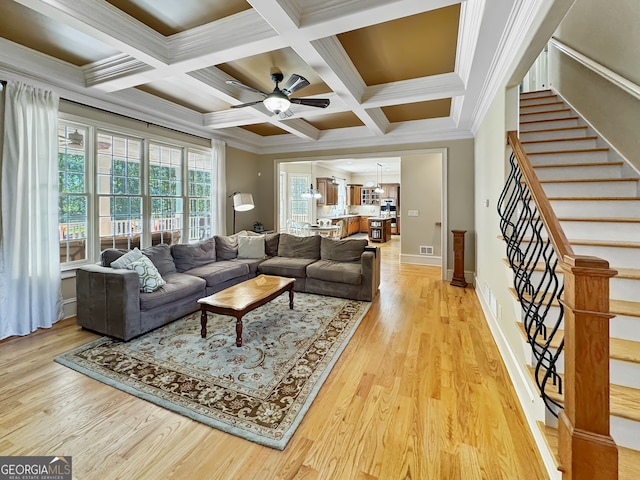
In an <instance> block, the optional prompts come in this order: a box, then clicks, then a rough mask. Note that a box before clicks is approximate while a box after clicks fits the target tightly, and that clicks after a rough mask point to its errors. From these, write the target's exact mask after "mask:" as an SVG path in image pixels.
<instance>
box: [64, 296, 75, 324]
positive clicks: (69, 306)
mask: <svg viewBox="0 0 640 480" xmlns="http://www.w3.org/2000/svg"><path fill="white" fill-rule="evenodd" d="M77 303H78V299H77V297H72V298H67V299H66V300H63V301H62V309H63V316H62V320H64V319H66V318H70V317H75V316H76V315H77V313H78V305H77Z"/></svg>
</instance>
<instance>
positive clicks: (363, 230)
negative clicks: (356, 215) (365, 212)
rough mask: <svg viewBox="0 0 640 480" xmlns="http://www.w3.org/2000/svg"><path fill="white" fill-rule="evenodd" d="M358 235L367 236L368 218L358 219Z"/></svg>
mask: <svg viewBox="0 0 640 480" xmlns="http://www.w3.org/2000/svg"><path fill="white" fill-rule="evenodd" d="M360 233H366V234H367V235H368V234H369V217H360Z"/></svg>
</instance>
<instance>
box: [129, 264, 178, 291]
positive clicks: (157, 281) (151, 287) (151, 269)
mask: <svg viewBox="0 0 640 480" xmlns="http://www.w3.org/2000/svg"><path fill="white" fill-rule="evenodd" d="M124 268H126V269H128V270H133V271H134V272H137V273H138V279H139V280H140V291H141V292H144V293H151V292H155V291H156V290H157V289H159V288H160V287H161V286H163V285H164V284H166V283H167V282H165V281H164V279H163V278H162V276H161V275H160V273H159V272H158V269H157V268H156V267H155V265H154V264H153V262H152V261H151V260H149V259H148V258H147V257H145V256H143V257H141V258H139V259H138V260H136V261H135V262H132V263H130V264H128V265H125V267H124Z"/></svg>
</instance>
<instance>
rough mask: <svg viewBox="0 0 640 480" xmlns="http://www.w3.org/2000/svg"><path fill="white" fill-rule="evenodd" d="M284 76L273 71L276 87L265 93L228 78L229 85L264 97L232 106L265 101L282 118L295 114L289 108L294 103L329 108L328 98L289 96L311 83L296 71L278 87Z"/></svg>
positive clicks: (232, 106)
mask: <svg viewBox="0 0 640 480" xmlns="http://www.w3.org/2000/svg"><path fill="white" fill-rule="evenodd" d="M283 79H284V76H283V75H282V73H280V72H276V73H272V74H271V80H273V81H274V82H275V84H276V87H275V88H274V89H273V92H271V93H265V92H263V91H261V90H258V89H256V88H252V87H248V86H247V85H245V84H243V83H240V82H238V81H237V80H227V83H228V84H229V85H234V86H236V87H240V88H244V89H245V90H250V91H252V92H255V93H259V94H260V95H262V96H263V97H264V98H263V99H262V100H256V101H255V102H249V103H242V104H240V105H231V108H242V107H249V106H251V105H257V104H258V103H263V104H264V106H265V107H266V109H267V110H269V111H270V112H273V113H275V114H276V115H279V116H280V118H287V117H290V116H291V115H293V112H292V111H291V110H289V106H290V105H291V104H292V103H295V104H298V105H307V106H309V107H318V108H327V107H328V106H329V102H330V101H329V99H328V98H289V95H291V94H293V93H294V92H297V91H298V90H300V89H301V88H304V87H306V86H307V85H309V81H308V80H307V79H306V78H304V77H303V76H301V75H298V74H297V73H294V74H293V75H291V77H289V80H287V83H285V84H284V86H283V87H282V90H281V89H280V88H279V87H278V84H279V83H280V82H282V80H283Z"/></svg>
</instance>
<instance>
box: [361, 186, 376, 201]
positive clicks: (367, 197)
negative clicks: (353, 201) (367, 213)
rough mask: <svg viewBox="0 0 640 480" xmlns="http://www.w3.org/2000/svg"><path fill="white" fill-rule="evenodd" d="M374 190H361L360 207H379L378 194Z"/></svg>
mask: <svg viewBox="0 0 640 480" xmlns="http://www.w3.org/2000/svg"><path fill="white" fill-rule="evenodd" d="M374 190H375V188H363V189H362V205H380V194H379V193H376V192H374Z"/></svg>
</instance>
